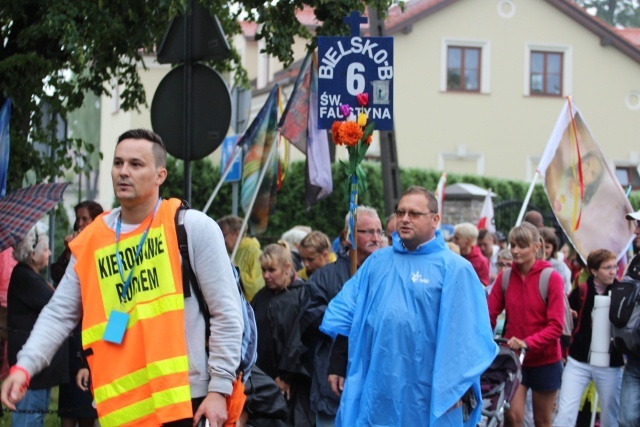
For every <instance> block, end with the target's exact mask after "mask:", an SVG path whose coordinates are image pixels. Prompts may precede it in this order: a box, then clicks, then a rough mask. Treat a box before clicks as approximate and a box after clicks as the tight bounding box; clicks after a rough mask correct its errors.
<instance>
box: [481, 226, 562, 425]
mask: <svg viewBox="0 0 640 427" xmlns="http://www.w3.org/2000/svg"><path fill="white" fill-rule="evenodd" d="M509 244H510V245H511V255H512V256H513V266H512V268H511V269H505V270H504V271H503V272H502V273H500V274H499V275H498V277H497V278H496V283H497V284H499V285H497V286H494V287H493V289H492V290H491V294H490V295H489V301H488V302H489V317H490V320H491V326H493V327H495V324H496V318H497V317H498V315H499V314H500V313H501V312H502V310H503V309H504V310H505V311H506V318H507V321H506V331H505V338H506V339H508V345H509V347H511V348H512V349H513V350H520V349H525V350H526V351H527V353H526V356H525V359H524V362H523V365H522V381H521V383H520V386H519V387H518V390H517V391H516V394H515V396H514V397H513V400H512V401H511V402H510V408H509V410H507V412H506V414H505V415H506V417H505V421H506V425H507V426H510V427H513V426H516V427H520V426H522V422H523V419H524V407H525V399H526V395H527V391H528V390H529V389H531V390H532V399H533V418H534V421H535V425H536V427H550V426H551V419H552V414H553V404H554V401H555V398H556V394H557V391H558V390H559V389H560V384H561V378H562V361H561V358H562V354H561V349H560V335H561V333H562V325H563V322H564V283H563V281H562V277H560V275H559V274H558V273H557V272H556V271H555V270H554V271H552V272H551V275H550V276H549V285H548V292H547V301H546V302H545V301H544V300H543V299H542V297H541V295H540V287H539V281H540V275H541V274H542V271H543V270H544V269H546V268H551V264H550V263H549V262H547V261H544V260H543V259H542V258H543V253H542V239H541V237H540V233H539V232H538V229H537V228H536V227H535V226H533V225H531V224H529V223H526V222H525V223H522V224H521V225H519V226H517V227H514V228H513V229H511V231H510V232H509ZM507 272H509V282H508V285H507V288H506V291H505V292H503V290H502V286H501V285H500V284H501V283H502V276H503V275H504V274H507Z"/></svg>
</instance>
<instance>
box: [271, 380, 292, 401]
mask: <svg viewBox="0 0 640 427" xmlns="http://www.w3.org/2000/svg"><path fill="white" fill-rule="evenodd" d="M275 382H276V385H277V386H278V388H279V389H280V391H281V392H282V393H283V394H284V398H285V399H287V400H289V399H290V398H291V386H290V385H289V384H287V383H286V381H283V380H281V379H280V377H276V379H275Z"/></svg>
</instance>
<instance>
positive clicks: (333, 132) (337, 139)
mask: <svg viewBox="0 0 640 427" xmlns="http://www.w3.org/2000/svg"><path fill="white" fill-rule="evenodd" d="M341 125H342V122H337V121H336V122H333V124H332V125H331V137H332V138H333V143H334V144H336V145H342V141H340V135H339V134H338V132H339V131H340V126H341Z"/></svg>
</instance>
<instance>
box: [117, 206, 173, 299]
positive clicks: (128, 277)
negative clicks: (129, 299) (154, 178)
mask: <svg viewBox="0 0 640 427" xmlns="http://www.w3.org/2000/svg"><path fill="white" fill-rule="evenodd" d="M161 201H162V198H160V197H159V198H158V203H156V207H155V209H154V210H153V215H152V216H151V220H150V221H149V224H147V228H146V229H145V230H144V233H142V237H141V238H140V242H139V243H138V248H137V249H136V257H135V259H134V260H133V265H132V266H131V270H129V276H127V280H125V279H124V276H123V275H122V271H123V265H122V257H121V256H120V251H118V241H119V240H120V227H121V226H122V212H120V215H118V222H117V224H116V260H117V261H118V273H120V278H121V279H122V281H123V282H124V287H123V288H122V295H120V303H121V304H124V301H125V296H126V295H127V291H128V290H129V285H130V284H131V277H132V276H133V269H134V268H135V266H136V264H137V263H138V259H139V258H140V253H141V252H142V247H143V246H144V242H145V240H147V235H148V234H149V229H150V228H151V224H152V223H153V219H154V218H155V217H156V214H157V213H158V208H159V207H160V202H161Z"/></svg>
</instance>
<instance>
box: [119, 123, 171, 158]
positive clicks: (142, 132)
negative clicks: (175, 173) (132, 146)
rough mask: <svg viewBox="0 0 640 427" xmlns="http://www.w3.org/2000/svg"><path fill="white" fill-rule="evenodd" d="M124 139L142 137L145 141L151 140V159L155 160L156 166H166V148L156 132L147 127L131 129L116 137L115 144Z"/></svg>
mask: <svg viewBox="0 0 640 427" xmlns="http://www.w3.org/2000/svg"><path fill="white" fill-rule="evenodd" d="M125 139H144V140H145V141H149V142H152V143H153V146H152V150H153V159H154V160H155V162H156V167H165V166H167V148H166V147H165V146H164V142H162V138H160V135H158V134H157V133H155V132H153V131H150V130H148V129H131V130H128V131H126V132H125V133H123V134H122V135H120V136H119V137H118V142H117V143H116V146H117V145H118V144H120V143H121V142H122V141H124V140H125Z"/></svg>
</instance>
